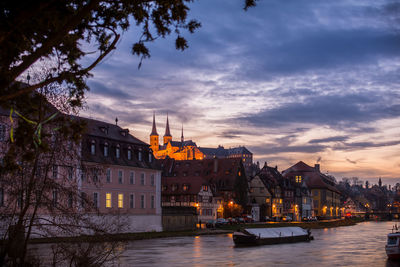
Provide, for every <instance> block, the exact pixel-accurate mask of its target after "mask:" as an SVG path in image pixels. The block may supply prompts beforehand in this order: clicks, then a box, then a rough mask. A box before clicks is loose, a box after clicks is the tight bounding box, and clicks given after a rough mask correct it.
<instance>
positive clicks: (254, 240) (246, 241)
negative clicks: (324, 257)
mask: <svg viewBox="0 0 400 267" xmlns="http://www.w3.org/2000/svg"><path fill="white" fill-rule="evenodd" d="M313 239H314V238H313V237H312V236H311V235H310V234H306V235H298V236H287V237H271V238H262V237H257V236H255V235H250V234H245V233H242V232H235V233H234V234H233V242H234V243H235V245H236V246H261V245H274V244H284V243H296V242H308V241H310V240H313Z"/></svg>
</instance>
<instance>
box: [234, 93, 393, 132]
mask: <svg viewBox="0 0 400 267" xmlns="http://www.w3.org/2000/svg"><path fill="white" fill-rule="evenodd" d="M383 102H384V99H382V97H380V96H378V95H376V94H373V93H363V92H362V93H359V94H347V95H318V96H314V97H310V98H307V99H306V100H305V101H304V102H295V103H293V102H289V103H283V104H282V105H280V106H277V107H274V108H271V109H266V110H263V111H261V112H259V113H258V114H255V115H249V116H247V117H242V118H239V120H243V121H247V122H249V123H251V124H253V125H255V126H261V127H282V126H284V125H290V124H296V123H297V124H315V125H329V126H331V127H334V128H343V127H348V126H350V127H354V124H358V123H366V122H371V121H375V120H379V119H387V118H396V117H398V116H400V109H399V106H398V105H391V104H390V103H383Z"/></svg>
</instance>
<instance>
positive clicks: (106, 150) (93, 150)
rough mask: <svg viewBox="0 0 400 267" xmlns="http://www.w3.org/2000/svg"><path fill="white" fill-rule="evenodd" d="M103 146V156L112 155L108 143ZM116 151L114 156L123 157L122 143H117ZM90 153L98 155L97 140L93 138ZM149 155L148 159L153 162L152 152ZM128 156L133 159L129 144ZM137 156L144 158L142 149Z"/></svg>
mask: <svg viewBox="0 0 400 267" xmlns="http://www.w3.org/2000/svg"><path fill="white" fill-rule="evenodd" d="M102 147H103V156H104V157H108V156H109V155H110V154H109V151H110V149H109V145H108V143H105V144H104V145H103V146H102ZM114 152H115V154H114V156H115V157H116V158H117V159H119V158H120V157H121V147H120V145H117V146H116V147H115V151H114ZM90 154H92V155H96V142H95V141H94V140H92V142H91V143H90ZM148 155H149V159H148V161H149V162H152V161H153V155H152V153H149V154H148ZM126 158H127V159H128V160H132V148H131V147H130V146H128V149H127V150H126ZM137 158H138V160H139V161H142V160H143V153H142V151H141V150H139V151H138V155H137Z"/></svg>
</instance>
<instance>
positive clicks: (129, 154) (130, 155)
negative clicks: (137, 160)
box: [128, 148, 132, 160]
mask: <svg viewBox="0 0 400 267" xmlns="http://www.w3.org/2000/svg"><path fill="white" fill-rule="evenodd" d="M131 159H132V150H131V149H130V148H128V160H131Z"/></svg>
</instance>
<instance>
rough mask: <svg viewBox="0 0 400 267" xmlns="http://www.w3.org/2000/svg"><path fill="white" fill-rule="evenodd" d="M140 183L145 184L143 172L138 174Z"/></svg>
mask: <svg viewBox="0 0 400 267" xmlns="http://www.w3.org/2000/svg"><path fill="white" fill-rule="evenodd" d="M140 184H141V185H145V177H144V173H143V172H142V173H141V174H140Z"/></svg>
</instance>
